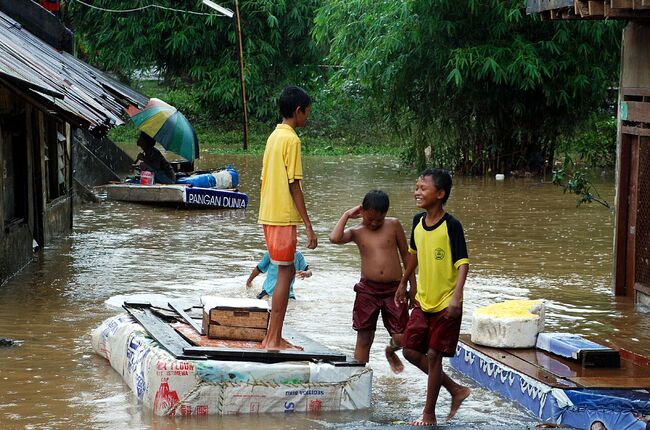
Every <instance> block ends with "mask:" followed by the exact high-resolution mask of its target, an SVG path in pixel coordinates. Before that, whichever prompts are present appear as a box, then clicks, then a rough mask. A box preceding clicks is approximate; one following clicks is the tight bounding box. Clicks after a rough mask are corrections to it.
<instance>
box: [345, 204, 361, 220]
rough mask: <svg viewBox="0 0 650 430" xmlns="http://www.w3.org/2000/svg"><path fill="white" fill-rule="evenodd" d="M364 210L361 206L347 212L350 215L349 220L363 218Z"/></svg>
mask: <svg viewBox="0 0 650 430" xmlns="http://www.w3.org/2000/svg"><path fill="white" fill-rule="evenodd" d="M362 209H363V208H362V206H361V205H359V206H355V207H353V208H352V209H348V211H347V212H346V213H347V214H348V218H359V217H360V216H361V210H362Z"/></svg>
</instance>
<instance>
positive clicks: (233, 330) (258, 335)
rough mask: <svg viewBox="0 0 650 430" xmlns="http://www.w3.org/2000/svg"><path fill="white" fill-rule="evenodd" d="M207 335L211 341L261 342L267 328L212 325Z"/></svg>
mask: <svg viewBox="0 0 650 430" xmlns="http://www.w3.org/2000/svg"><path fill="white" fill-rule="evenodd" d="M205 333H206V334H207V336H208V338H210V339H224V340H254V341H257V342H260V341H262V340H263V339H264V337H265V336H266V328H250V327H228V326H225V325H218V324H211V325H210V326H209V327H208V329H207V330H206V332H205Z"/></svg>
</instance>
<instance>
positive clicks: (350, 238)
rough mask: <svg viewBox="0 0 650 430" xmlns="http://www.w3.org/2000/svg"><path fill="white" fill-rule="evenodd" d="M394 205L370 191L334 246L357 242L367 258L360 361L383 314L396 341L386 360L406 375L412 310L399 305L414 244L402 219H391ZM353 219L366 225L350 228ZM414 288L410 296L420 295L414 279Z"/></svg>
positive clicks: (358, 322) (357, 321)
mask: <svg viewBox="0 0 650 430" xmlns="http://www.w3.org/2000/svg"><path fill="white" fill-rule="evenodd" d="M388 206H389V200H388V195H386V193H384V192H383V191H379V190H373V191H370V192H368V193H367V194H366V196H365V197H364V199H363V203H362V204H361V205H360V206H356V207H354V208H352V209H349V210H348V211H346V212H345V213H344V214H343V216H341V219H340V220H339V222H338V223H337V224H336V227H334V230H332V232H331V233H330V242H332V243H335V244H344V243H348V242H354V243H356V244H357V246H358V247H359V254H360V255H361V279H360V280H359V282H358V283H357V284H356V285H355V286H354V291H356V293H357V296H356V299H355V301H354V310H353V313H352V328H354V330H356V331H357V344H356V347H355V350H354V358H355V359H356V360H358V361H360V362H363V363H367V362H368V360H369V357H370V347H371V346H372V342H373V340H374V339H375V330H376V328H377V318H378V316H379V312H381V315H382V320H383V321H384V327H386V330H388V333H389V334H390V336H391V341H390V345H388V346H387V347H386V358H387V359H388V363H389V364H390V367H391V369H392V370H393V372H395V373H399V372H401V371H402V370H404V365H403V364H402V362H401V360H400V359H399V357H398V356H397V354H395V351H397V350H399V349H400V348H401V347H402V333H403V332H404V329H405V328H406V324H407V322H408V317H409V315H408V306H407V305H406V304H396V303H395V301H394V295H395V291H396V290H397V287H398V286H399V281H400V279H401V277H402V264H401V263H404V267H406V259H407V256H408V245H407V242H406V235H405V234H404V229H403V228H402V224H400V222H399V220H397V219H396V218H386V213H387V212H388ZM351 218H361V222H360V223H359V224H358V225H356V226H354V227H351V228H347V229H346V228H345V225H346V224H347V222H348V220H349V219H351ZM400 257H401V261H400ZM410 286H411V289H410V293H412V294H413V296H414V295H415V288H414V286H415V275H413V276H412V277H411V282H410Z"/></svg>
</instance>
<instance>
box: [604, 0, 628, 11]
mask: <svg viewBox="0 0 650 430" xmlns="http://www.w3.org/2000/svg"><path fill="white" fill-rule="evenodd" d="M609 5H610V7H611V8H612V9H633V8H634V1H633V0H610V4H609Z"/></svg>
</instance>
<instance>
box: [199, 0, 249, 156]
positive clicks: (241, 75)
mask: <svg viewBox="0 0 650 430" xmlns="http://www.w3.org/2000/svg"><path fill="white" fill-rule="evenodd" d="M203 4H204V5H206V6H208V7H209V8H212V9H214V10H216V11H217V12H219V13H220V14H222V15H224V16H227V17H228V18H232V17H233V16H235V20H236V26H237V53H238V54H239V79H240V88H241V101H242V107H243V109H244V112H243V114H244V143H243V148H244V149H245V150H246V149H248V108H247V107H246V74H245V73H244V49H243V43H242V34H241V20H240V16H239V0H235V13H234V14H233V12H232V11H231V10H230V9H226V8H225V7H222V6H219V5H218V4H216V3H214V2H212V1H210V0H203Z"/></svg>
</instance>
